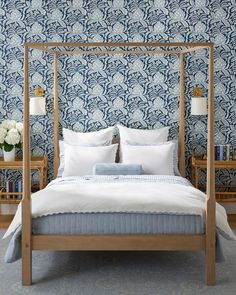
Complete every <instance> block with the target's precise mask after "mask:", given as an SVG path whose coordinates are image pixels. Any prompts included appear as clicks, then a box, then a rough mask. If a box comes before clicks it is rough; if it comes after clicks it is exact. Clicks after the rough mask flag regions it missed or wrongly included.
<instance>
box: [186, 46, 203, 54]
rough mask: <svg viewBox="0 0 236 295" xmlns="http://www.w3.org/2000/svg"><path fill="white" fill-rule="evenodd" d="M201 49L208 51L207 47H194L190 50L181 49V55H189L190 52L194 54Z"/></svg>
mask: <svg viewBox="0 0 236 295" xmlns="http://www.w3.org/2000/svg"><path fill="white" fill-rule="evenodd" d="M202 49H208V46H195V47H191V48H186V49H182V51H181V52H182V53H190V52H195V51H199V50H202Z"/></svg>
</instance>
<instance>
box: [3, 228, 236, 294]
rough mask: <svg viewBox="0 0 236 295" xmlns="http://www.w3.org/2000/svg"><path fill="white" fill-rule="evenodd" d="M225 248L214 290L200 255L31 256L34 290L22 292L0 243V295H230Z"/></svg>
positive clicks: (232, 284) (235, 257)
mask: <svg viewBox="0 0 236 295" xmlns="http://www.w3.org/2000/svg"><path fill="white" fill-rule="evenodd" d="M2 235H3V231H0V236H2ZM223 244H224V253H225V257H226V261H225V262H223V263H219V264H217V285H216V286H214V287H206V286H205V284H204V256H203V254H201V253H198V252H193V253H190V252H139V253H137V252H136V253H135V252H131V253H129V252H123V253H121V252H109V253H108V252H100V253H99V252H33V285H32V286H30V287H22V286H21V261H17V262H15V263H12V264H5V263H4V261H3V257H4V253H5V249H6V247H7V241H6V240H4V241H2V240H1V241H0V245H1V247H0V260H1V263H0V295H15V294H24V295H27V294H30V295H36V294H37V295H44V294H47V295H95V294H96V295H100V294H101V295H139V294H140V295H167V294H168V295H188V294H191V295H195V294H196V295H201V294H209V295H211V294H214V295H218V294H219V295H231V294H232V295H234V294H236V243H235V242H229V241H226V240H223Z"/></svg>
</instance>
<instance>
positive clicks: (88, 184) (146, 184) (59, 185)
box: [4, 176, 236, 240]
mask: <svg viewBox="0 0 236 295" xmlns="http://www.w3.org/2000/svg"><path fill="white" fill-rule="evenodd" d="M172 179H174V181H172V182H171V183H165V182H163V181H162V177H161V176H159V177H158V176H152V177H150V178H149V177H147V176H139V177H138V176H136V177H129V176H123V177H120V176H119V177H114V176H111V177H101V176H100V177H99V176H93V177H88V178H87V180H86V178H84V177H77V178H60V179H56V180H54V181H52V182H51V183H50V184H49V185H48V186H47V187H46V188H45V189H43V190H41V191H39V192H37V193H35V194H33V196H32V217H40V216H46V215H52V214H58V213H105V212H110V213H111V212H117V213H118V212H119V213H121V212H122V213H126V212H127V213H135V212H138V213H157V214H161V213H163V214H164V213H165V214H184V215H200V216H203V217H204V215H205V198H206V195H205V194H204V193H202V192H201V191H199V190H197V189H195V188H194V187H192V186H191V185H189V184H188V182H187V181H186V180H185V179H183V178H181V177H177V176H172ZM216 224H217V228H218V229H219V230H220V232H222V233H224V235H225V236H227V237H229V238H230V239H233V240H236V237H235V235H234V233H233V232H232V230H231V229H230V227H229V225H228V222H227V215H226V212H225V209H224V208H223V207H222V206H220V205H219V204H217V205H216ZM20 225H21V204H20V205H19V206H18V209H17V212H16V215H15V217H14V219H13V221H12V223H11V225H10V226H9V228H8V230H7V232H6V233H5V235H4V238H6V237H7V236H9V235H11V234H12V233H13V232H14V231H15V230H16V229H17V228H18V227H19V226H20Z"/></svg>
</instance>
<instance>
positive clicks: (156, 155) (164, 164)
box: [120, 142, 175, 175]
mask: <svg viewBox="0 0 236 295" xmlns="http://www.w3.org/2000/svg"><path fill="white" fill-rule="evenodd" d="M174 148H175V144H174V143H173V142H167V143H163V144H161V145H156V146H141V145H139V146H133V145H125V144H121V146H120V162H121V163H125V164H135V163H140V164H141V165H142V167H143V173H144V174H154V175H174V165H173V163H174V159H173V156H174Z"/></svg>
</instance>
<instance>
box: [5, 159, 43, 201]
mask: <svg viewBox="0 0 236 295" xmlns="http://www.w3.org/2000/svg"><path fill="white" fill-rule="evenodd" d="M30 165H31V170H37V171H38V173H39V189H43V188H44V187H45V186H46V185H47V166H48V158H47V156H42V157H32V158H31V162H30ZM0 169H1V170H22V169H23V162H22V159H20V158H16V160H15V161H13V162H5V161H4V160H3V158H2V157H0ZM21 196H22V192H6V191H4V190H3V191H0V204H17V203H20V201H21Z"/></svg>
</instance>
